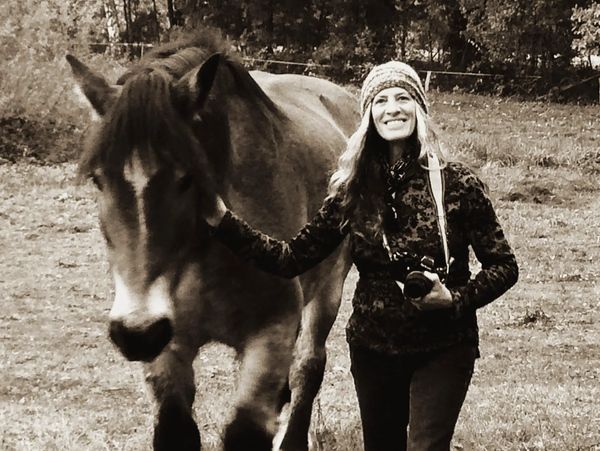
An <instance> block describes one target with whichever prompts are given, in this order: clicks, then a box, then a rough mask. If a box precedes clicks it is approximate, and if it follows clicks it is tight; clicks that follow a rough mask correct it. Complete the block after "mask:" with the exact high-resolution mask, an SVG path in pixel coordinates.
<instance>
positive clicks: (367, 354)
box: [350, 344, 479, 451]
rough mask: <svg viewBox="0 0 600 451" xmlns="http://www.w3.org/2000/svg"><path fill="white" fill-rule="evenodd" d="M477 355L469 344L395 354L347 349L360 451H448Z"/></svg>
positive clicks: (475, 349)
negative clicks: (361, 442)
mask: <svg viewBox="0 0 600 451" xmlns="http://www.w3.org/2000/svg"><path fill="white" fill-rule="evenodd" d="M478 356H479V353H478V350H477V348H476V347H475V346H474V345H470V344H469V345H466V344H459V345H455V346H452V347H450V348H447V349H444V350H441V351H435V352H427V353H422V354H415V355H400V356H394V355H386V354H380V353H376V352H373V351H370V350H366V349H360V348H353V347H351V348H350V359H351V371H352V376H353V377H354V385H355V387H356V393H357V396H358V404H359V407H360V416H361V420H362V428H363V440H364V446H365V448H364V449H365V451H392V450H393V451H401V450H409V451H434V450H435V451H438V450H439V451H442V450H443V451H448V450H449V449H450V441H451V440H452V435H453V434H454V427H455V426H456V421H457V419H458V414H459V413H460V409H461V407H462V404H463V401H464V400H465V396H466V394H467V389H468V387H469V383H470V381H471V376H472V374H473V365H474V362H475V359H476V358H477V357H478ZM407 429H408V434H407ZM407 435H408V437H407Z"/></svg>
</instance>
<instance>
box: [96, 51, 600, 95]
mask: <svg viewBox="0 0 600 451" xmlns="http://www.w3.org/2000/svg"><path fill="white" fill-rule="evenodd" d="M153 47H154V44H148V43H137V42H133V43H127V42H118V43H102V42H93V43H90V44H89V48H90V49H91V50H93V51H94V52H98V53H108V54H111V55H114V56H128V57H134V58H136V57H143V56H144V54H145V53H146V52H148V51H149V50H151V49H152V48H153ZM242 60H243V61H244V62H245V63H247V64H248V65H249V66H250V68H252V69H256V68H258V69H267V70H270V69H272V68H273V67H274V66H275V67H277V66H278V67H279V69H278V71H280V70H281V69H280V68H281V67H287V68H290V69H291V70H293V71H295V72H297V71H301V72H302V73H305V74H310V75H316V74H321V75H323V74H325V73H327V72H330V71H331V70H335V69H336V68H335V67H334V66H333V65H330V64H320V63H315V62H313V61H307V62H298V61H285V60H278V59H275V58H256V57H250V56H242ZM353 68H354V69H355V70H356V71H357V72H360V73H363V72H365V71H366V70H368V69H369V68H370V67H369V66H367V65H360V64H359V65H353ZM418 72H419V73H421V74H422V76H423V77H424V85H425V90H427V91H428V90H429V89H431V88H432V87H433V86H434V85H435V87H436V88H442V89H448V88H452V87H454V86H458V87H469V88H470V89H476V88H477V87H478V86H479V87H483V86H484V85H487V86H490V85H492V84H494V83H496V82H497V83H498V84H502V83H503V82H505V81H506V80H507V79H509V82H510V83H511V84H512V85H513V88H515V89H517V91H520V92H518V93H521V94H531V93H532V92H534V91H536V90H537V91H539V86H537V84H538V82H541V81H542V80H543V78H544V77H542V76H541V75H518V76H517V75H515V76H510V77H509V76H507V75H506V74H500V73H486V72H461V71H450V70H448V71H446V70H427V69H421V70H418ZM459 79H462V81H459ZM486 80H487V81H486ZM590 83H597V91H596V92H597V100H598V102H600V73H598V74H597V75H594V76H591V77H587V78H586V79H585V80H575V81H573V80H571V81H570V82H569V83H562V84H560V85H557V86H553V87H551V88H549V92H550V93H552V92H554V93H559V94H560V93H563V92H568V91H573V90H576V89H577V88H579V87H581V86H582V85H585V84H590ZM482 90H485V89H482ZM588 91H589V89H588ZM592 91H594V89H593V88H592ZM594 97H595V96H594Z"/></svg>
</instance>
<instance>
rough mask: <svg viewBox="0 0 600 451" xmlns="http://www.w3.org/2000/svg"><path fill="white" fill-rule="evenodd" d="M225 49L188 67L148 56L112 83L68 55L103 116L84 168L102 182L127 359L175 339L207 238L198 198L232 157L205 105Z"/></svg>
mask: <svg viewBox="0 0 600 451" xmlns="http://www.w3.org/2000/svg"><path fill="white" fill-rule="evenodd" d="M188 56H189V55H188ZM221 58H222V57H220V56H219V55H214V56H212V57H211V58H208V59H207V60H206V61H205V62H204V64H202V65H196V67H195V68H194V67H193V66H192V67H190V68H189V70H187V68H186V70H182V69H181V68H177V67H175V69H173V67H174V66H173V67H168V66H165V65H164V64H163V65H162V66H161V65H157V66H156V67H153V66H152V65H148V66H146V67H143V68H142V70H138V71H132V72H130V73H129V75H128V76H127V77H125V78H124V77H122V79H123V80H124V81H123V82H122V83H121V84H118V85H111V84H109V83H108V82H107V81H106V80H105V79H104V78H103V77H102V76H100V75H98V74H96V73H95V72H93V71H92V70H90V69H89V68H88V67H86V66H85V65H84V64H83V63H81V62H79V61H78V60H77V59H76V58H74V57H72V56H68V57H67V59H68V61H69V63H70V65H71V68H72V71H73V74H74V75H75V78H76V80H77V82H78V84H79V86H80V88H81V89H82V90H83V92H84V94H85V95H86V97H87V98H88V100H89V101H90V103H91V105H92V107H93V108H94V109H95V110H96V112H97V113H98V114H99V115H100V116H101V121H99V123H98V126H97V127H96V130H95V131H94V133H93V134H92V135H91V137H90V138H91V139H89V140H88V143H87V146H86V149H85V151H84V153H83V155H82V159H81V162H80V171H81V174H82V175H85V176H88V177H90V178H91V179H92V180H93V182H94V184H95V185H96V187H97V192H98V209H99V216H100V228H101V231H102V234H103V235H104V238H105V241H106V245H107V250H108V256H109V261H110V265H111V270H112V275H113V277H114V284H115V299H114V304H113V307H112V309H111V312H110V337H111V339H112V341H113V342H114V343H115V344H116V345H117V347H118V348H119V349H120V351H121V352H122V353H123V355H124V356H125V357H126V358H128V359H130V360H143V361H150V360H152V359H154V358H155V357H156V356H157V355H158V354H160V352H161V351H162V350H163V348H164V347H165V346H166V345H167V344H168V343H169V341H170V340H171V338H172V336H173V333H174V327H175V324H174V320H175V305H176V303H177V301H178V299H179V298H181V297H182V296H192V295H191V294H190V283H191V284H192V285H193V284H194V283H197V282H194V281H193V280H194V279H195V278H197V274H195V271H196V272H197V268H195V265H196V266H197V263H194V262H197V261H198V256H199V255H201V254H202V252H205V251H206V247H207V245H208V244H209V240H208V228H207V226H206V225H205V223H204V221H203V220H202V214H201V213H202V212H201V211H199V202H198V199H200V198H202V196H206V195H210V194H213V193H214V192H215V191H216V190H217V189H218V188H217V187H218V186H219V184H220V181H219V177H220V176H221V175H220V174H222V173H223V171H224V167H225V165H226V156H225V155H224V154H226V152H225V149H224V148H223V147H224V146H226V139H227V136H226V130H224V129H223V126H222V125H220V123H219V122H218V120H217V119H218V114H217V113H215V112H212V113H213V114H206V111H205V110H204V108H205V103H206V101H207V98H208V96H209V93H211V89H213V84H214V80H215V77H216V74H217V71H218V67H219V65H220V64H221V63H220V61H221ZM188 59H189V58H188ZM187 64H188V65H189V66H191V64H190V63H189V61H188V62H187ZM177 70H178V71H179V72H180V73H179V74H177V73H176V74H175V75H174V74H173V72H177ZM223 141H225V142H223ZM215 149H216V150H221V153H220V154H219V153H218V152H215ZM186 284H187V285H186Z"/></svg>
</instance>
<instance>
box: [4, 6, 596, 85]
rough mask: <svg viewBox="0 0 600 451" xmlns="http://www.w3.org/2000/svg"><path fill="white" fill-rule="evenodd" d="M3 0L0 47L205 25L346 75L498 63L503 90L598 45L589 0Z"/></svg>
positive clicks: (148, 38) (549, 78)
mask: <svg viewBox="0 0 600 451" xmlns="http://www.w3.org/2000/svg"><path fill="white" fill-rule="evenodd" d="M6 1H7V3H8V5H7V6H8V7H7V8H5V14H7V21H8V25H6V24H5V25H0V27H2V28H0V47H1V46H2V45H6V42H10V41H11V35H12V39H13V44H14V45H17V46H18V45H19V44H18V43H17V42H15V41H18V40H19V34H20V35H22V38H23V37H25V38H27V37H29V38H31V40H32V43H33V45H34V47H35V46H37V47H40V46H41V47H43V45H44V42H45V43H46V46H50V47H52V45H53V43H52V42H49V39H50V40H52V37H53V36H54V37H56V39H58V40H60V37H61V36H62V37H68V39H71V40H72V39H75V40H77V41H78V42H89V43H96V44H97V43H105V44H106V47H103V48H102V50H105V49H106V48H110V44H112V45H113V48H114V46H116V45H117V44H120V43H133V42H135V43H158V42H162V41H166V40H170V39H172V38H173V37H175V36H176V35H177V34H179V33H181V32H182V31H185V30H188V29H194V28H196V27H198V26H207V25H208V26H212V27H215V28H218V29H220V30H222V32H223V33H224V34H225V35H226V36H227V37H228V38H229V39H230V40H231V42H232V45H235V46H236V47H237V48H238V50H239V51H240V53H241V54H242V55H244V56H248V57H254V58H261V59H277V60H287V61H295V62H303V63H314V64H315V65H319V69H318V70H319V72H318V73H319V74H320V75H326V76H329V77H330V78H333V79H335V80H337V81H340V82H356V81H357V80H360V79H361V78H362V77H363V75H364V73H365V72H366V71H368V69H369V68H370V66H371V65H373V64H376V63H379V62H382V61H385V60H389V59H392V58H396V59H400V60H403V61H407V62H409V63H412V64H413V65H414V66H416V67H417V68H420V69H427V70H445V71H469V72H479V73H481V72H483V73H493V74H499V75H501V77H500V78H499V81H498V82H499V83H501V84H502V86H503V87H504V88H505V89H508V90H510V88H511V86H510V83H513V84H514V85H515V86H514V87H516V86H517V85H518V86H520V87H523V86H527V84H528V83H529V84H531V83H532V82H533V81H534V80H538V81H539V80H541V82H542V83H541V85H544V86H545V87H548V86H550V85H556V84H557V83H560V82H561V80H564V79H565V78H566V77H569V76H574V75H573V74H574V73H575V69H574V61H576V60H574V57H579V62H578V63H579V67H583V68H585V67H588V68H589V66H590V65H591V55H594V54H595V55H598V54H600V4H599V3H598V2H597V1H594V0H495V1H488V0H279V1H275V0H66V1H65V0H42V1H34V0H6ZM40 11H43V13H44V14H46V21H45V22H44V18H43V17H41V16H40ZM1 15H2V13H0V18H2V17H1ZM19 16H21V19H23V18H24V19H25V20H21V21H20V25H19V23H17V21H16V20H15V18H17V17H19ZM11 19H12V20H11ZM11 24H12V25H11ZM44 28H45V29H44ZM31 34H33V35H34V36H33V37H32V36H31ZM36 34H37V37H38V39H36V38H35V35H36ZM42 35H43V36H44V38H42V39H39V38H40V37H41V36H42ZM22 38H21V40H20V42H23V41H22ZM26 40H27V39H25V41H26ZM33 41H35V42H33ZM269 69H271V70H279V71H286V72H290V71H305V72H307V71H315V70H317V69H316V66H315V67H312V68H311V67H308V68H307V67H300V68H295V67H293V66H288V67H280V68H277V67H270V68H269ZM488 80H491V81H493V80H496V79H495V78H494V77H489V78H488ZM454 82H455V81H454V80H453V81H450V83H454ZM479 82H480V83H483V82H482V80H479Z"/></svg>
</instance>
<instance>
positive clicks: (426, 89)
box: [425, 70, 431, 92]
mask: <svg viewBox="0 0 600 451" xmlns="http://www.w3.org/2000/svg"><path fill="white" fill-rule="evenodd" d="M430 81H431V71H430V70H428V71H427V75H426V76H425V92H427V91H429V82H430Z"/></svg>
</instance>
